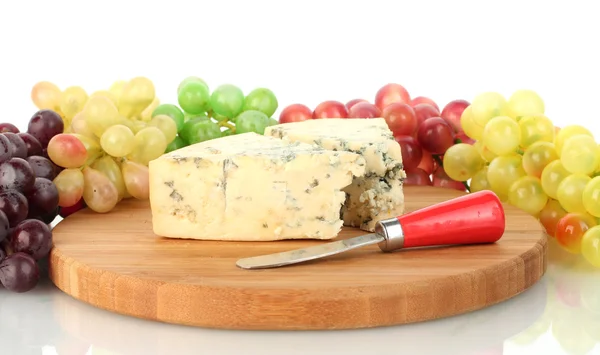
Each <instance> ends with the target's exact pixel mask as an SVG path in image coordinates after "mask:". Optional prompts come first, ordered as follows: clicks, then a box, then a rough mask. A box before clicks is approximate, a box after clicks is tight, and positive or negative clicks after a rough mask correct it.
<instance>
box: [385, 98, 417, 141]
mask: <svg viewBox="0 0 600 355" xmlns="http://www.w3.org/2000/svg"><path fill="white" fill-rule="evenodd" d="M381 115H382V116H383V118H384V119H385V122H386V123H387V125H388V127H389V129H390V130H391V131H392V133H393V134H394V136H412V135H414V134H415V133H416V132H417V116H416V114H415V110H413V108H412V107H410V106H409V105H407V104H405V103H402V102H396V103H393V104H391V105H388V106H387V107H386V108H385V109H383V112H382V113H381Z"/></svg>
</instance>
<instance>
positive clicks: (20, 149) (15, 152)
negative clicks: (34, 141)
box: [2, 132, 27, 159]
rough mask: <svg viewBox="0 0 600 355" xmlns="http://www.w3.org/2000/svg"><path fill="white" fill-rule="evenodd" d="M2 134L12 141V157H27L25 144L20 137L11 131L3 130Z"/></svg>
mask: <svg viewBox="0 0 600 355" xmlns="http://www.w3.org/2000/svg"><path fill="white" fill-rule="evenodd" d="M2 135H3V136H5V137H6V138H8V140H9V141H10V142H11V143H12V156H13V158H23V159H25V158H27V144H25V142H24V141H23V139H22V138H21V137H19V136H18V135H17V134H16V133H12V132H5V133H2Z"/></svg>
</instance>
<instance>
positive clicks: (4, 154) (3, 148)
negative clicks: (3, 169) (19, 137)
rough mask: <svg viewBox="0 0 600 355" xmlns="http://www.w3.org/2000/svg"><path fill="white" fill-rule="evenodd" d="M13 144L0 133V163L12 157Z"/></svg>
mask: <svg viewBox="0 0 600 355" xmlns="http://www.w3.org/2000/svg"><path fill="white" fill-rule="evenodd" d="M13 149H14V148H13V144H12V143H11V141H10V139H8V138H7V137H6V136H5V135H4V134H0V163H4V162H5V161H7V160H8V159H10V158H12V152H13Z"/></svg>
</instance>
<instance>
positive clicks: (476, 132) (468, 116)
mask: <svg viewBox="0 0 600 355" xmlns="http://www.w3.org/2000/svg"><path fill="white" fill-rule="evenodd" d="M460 126H461V127H462V129H463V131H464V132H465V134H466V135H467V136H468V137H469V138H472V139H476V140H480V139H481V137H483V126H480V125H478V124H477V123H475V120H474V119H473V113H472V109H471V106H469V107H467V108H466V109H465V110H464V111H463V113H462V115H461V116H460Z"/></svg>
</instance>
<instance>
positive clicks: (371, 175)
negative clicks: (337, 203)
mask: <svg viewBox="0 0 600 355" xmlns="http://www.w3.org/2000/svg"><path fill="white" fill-rule="evenodd" d="M265 135H267V136H272V137H277V138H280V139H282V140H283V141H285V142H303V143H308V144H310V143H312V144H316V145H317V146H320V147H322V148H324V149H327V150H331V151H346V152H353V153H357V154H360V155H361V156H363V157H364V158H365V161H366V164H367V165H366V171H365V174H364V175H361V176H355V177H354V179H353V182H352V184H351V185H350V186H348V187H346V188H344V189H343V190H344V192H346V194H347V198H346V202H345V204H344V207H343V208H342V216H343V220H344V224H345V225H347V226H352V227H358V228H361V229H364V230H366V231H370V232H372V231H374V229H375V225H376V223H377V222H378V221H380V220H382V219H387V218H392V217H396V216H399V215H401V214H403V213H404V192H403V190H402V188H403V182H404V179H405V178H406V173H405V172H404V167H403V165H402V153H401V150H400V145H399V144H398V142H396V140H395V139H394V136H393V134H392V131H391V130H390V129H389V127H388V125H387V123H386V122H385V120H384V119H383V118H374V119H316V120H306V121H301V122H290V123H283V124H279V125H274V126H270V127H267V128H266V130H265Z"/></svg>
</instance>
